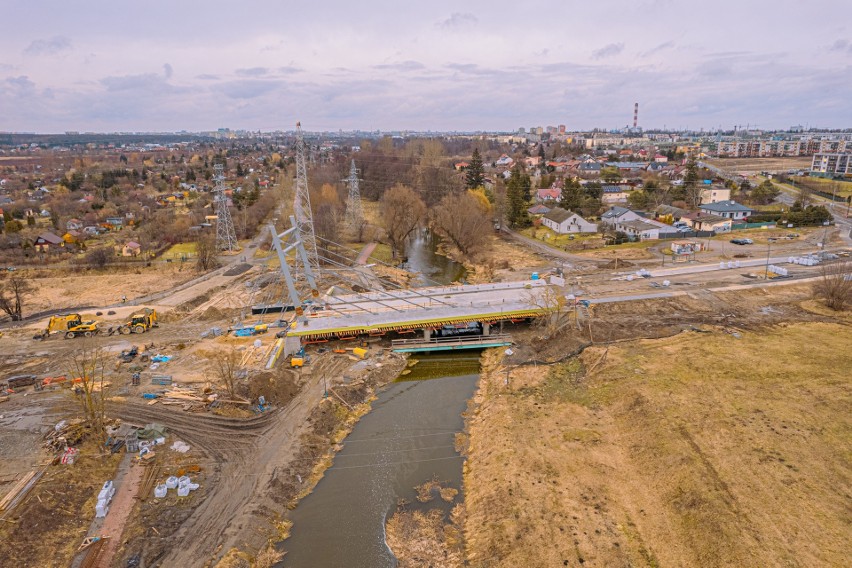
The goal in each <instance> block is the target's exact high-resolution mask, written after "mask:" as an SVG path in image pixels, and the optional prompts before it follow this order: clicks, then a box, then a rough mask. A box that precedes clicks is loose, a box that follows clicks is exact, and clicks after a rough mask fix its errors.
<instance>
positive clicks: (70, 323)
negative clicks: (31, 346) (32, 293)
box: [33, 314, 100, 339]
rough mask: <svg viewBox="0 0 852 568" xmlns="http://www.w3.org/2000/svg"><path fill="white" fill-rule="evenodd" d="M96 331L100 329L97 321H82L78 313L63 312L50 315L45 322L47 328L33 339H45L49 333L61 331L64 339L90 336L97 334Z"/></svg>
mask: <svg viewBox="0 0 852 568" xmlns="http://www.w3.org/2000/svg"><path fill="white" fill-rule="evenodd" d="M98 331H100V330H99V328H98V321H96V320H89V321H83V318H82V316H81V315H80V314H64V315H56V316H51V318H50V320H49V321H48V322H47V328H46V329H45V330H44V331H43V332H41V333H40V334H38V335H36V336H35V337H34V338H33V339H47V338H48V337H50V334H51V333H62V334H63V335H64V336H65V339H71V338H72V337H79V336H81V335H82V336H83V337H92V336H93V335H97V333H98Z"/></svg>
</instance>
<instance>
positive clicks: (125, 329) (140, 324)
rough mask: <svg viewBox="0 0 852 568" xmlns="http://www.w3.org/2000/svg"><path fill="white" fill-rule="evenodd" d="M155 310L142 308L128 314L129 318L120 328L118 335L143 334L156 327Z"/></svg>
mask: <svg viewBox="0 0 852 568" xmlns="http://www.w3.org/2000/svg"><path fill="white" fill-rule="evenodd" d="M158 326H159V324H158V323H157V310H154V309H151V308H142V309H141V310H139V311H136V312H133V313H132V314H130V318H129V319H128V320H127V322H125V323H124V324H123V325H122V326H121V327H119V328H118V333H122V334H124V333H145V332H146V331H148V330H149V329H151V328H152V327H158Z"/></svg>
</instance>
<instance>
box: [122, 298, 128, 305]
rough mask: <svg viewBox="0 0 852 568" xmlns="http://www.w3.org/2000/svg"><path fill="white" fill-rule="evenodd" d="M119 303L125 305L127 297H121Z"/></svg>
mask: <svg viewBox="0 0 852 568" xmlns="http://www.w3.org/2000/svg"><path fill="white" fill-rule="evenodd" d="M121 303H122V304H125V303H127V296H122V297H121Z"/></svg>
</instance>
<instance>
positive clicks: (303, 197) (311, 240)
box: [293, 122, 319, 274]
mask: <svg viewBox="0 0 852 568" xmlns="http://www.w3.org/2000/svg"><path fill="white" fill-rule="evenodd" d="M293 212H294V213H295V219H296V228H297V233H298V237H299V240H300V241H301V243H302V246H304V247H305V252H306V253H307V261H308V263H309V264H310V267H309V269H310V270H312V271H313V272H314V273H315V274H316V273H318V272H319V254H318V253H317V239H316V235H315V234H314V217H313V213H312V212H311V194H310V191H309V190H308V169H307V166H306V165H305V139H304V138H303V137H302V123H301V122H297V123H296V196H295V199H294V203H293ZM306 270H307V268H306Z"/></svg>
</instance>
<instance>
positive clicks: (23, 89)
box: [3, 75, 36, 96]
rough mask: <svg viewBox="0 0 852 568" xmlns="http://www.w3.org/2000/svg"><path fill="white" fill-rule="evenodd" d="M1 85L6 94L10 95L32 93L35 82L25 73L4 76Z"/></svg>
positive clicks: (33, 92)
mask: <svg viewBox="0 0 852 568" xmlns="http://www.w3.org/2000/svg"><path fill="white" fill-rule="evenodd" d="M3 86H4V90H5V91H6V92H7V94H9V95H12V96H15V95H18V96H20V95H32V94H35V91H36V88H35V83H33V82H32V81H30V78H29V77H27V76H26V75H19V76H18V77H6V79H5V81H3Z"/></svg>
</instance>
